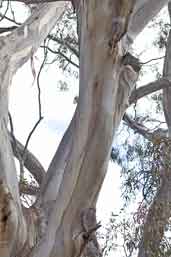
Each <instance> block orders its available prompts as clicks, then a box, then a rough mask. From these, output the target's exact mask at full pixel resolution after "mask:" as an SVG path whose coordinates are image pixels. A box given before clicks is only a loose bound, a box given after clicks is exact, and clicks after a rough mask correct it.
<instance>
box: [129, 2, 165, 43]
mask: <svg viewBox="0 0 171 257" xmlns="http://www.w3.org/2000/svg"><path fill="white" fill-rule="evenodd" d="M168 2H169V0H158V1H156V0H136V5H135V7H134V11H133V14H132V19H131V20H130V23H129V27H128V38H130V39H131V40H134V39H135V38H136V37H137V35H138V34H139V33H140V32H141V31H142V30H143V29H144V28H145V26H146V25H147V24H148V23H149V21H151V19H152V18H153V17H154V16H155V15H156V14H157V13H158V12H159V11H160V10H161V9H162V8H163V7H164V6H165V5H166V4H167V3H168Z"/></svg>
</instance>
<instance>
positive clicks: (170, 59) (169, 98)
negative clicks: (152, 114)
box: [163, 2, 171, 137]
mask: <svg viewBox="0 0 171 257" xmlns="http://www.w3.org/2000/svg"><path fill="white" fill-rule="evenodd" d="M168 7H169V8H168V10H169V15H170V20H171V2H170V3H169V5H168ZM163 76H167V77H168V78H169V79H170V80H171V30H170V32H169V37H168V40H167V46H166V54H165V60H164V69H163ZM163 109H164V115H165V119H166V123H167V126H168V129H169V137H171V88H166V89H164V90H163Z"/></svg>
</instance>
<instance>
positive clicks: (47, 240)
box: [0, 0, 170, 257]
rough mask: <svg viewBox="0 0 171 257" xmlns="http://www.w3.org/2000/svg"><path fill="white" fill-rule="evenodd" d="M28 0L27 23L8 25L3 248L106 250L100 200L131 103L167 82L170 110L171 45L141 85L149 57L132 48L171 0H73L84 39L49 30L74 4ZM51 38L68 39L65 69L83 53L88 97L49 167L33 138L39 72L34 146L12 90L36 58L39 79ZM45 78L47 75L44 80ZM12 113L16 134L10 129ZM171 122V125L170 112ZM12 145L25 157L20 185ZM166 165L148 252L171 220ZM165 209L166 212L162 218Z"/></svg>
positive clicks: (61, 252)
mask: <svg viewBox="0 0 171 257" xmlns="http://www.w3.org/2000/svg"><path fill="white" fill-rule="evenodd" d="M23 2H24V3H25V4H26V5H28V4H32V6H31V14H30V15H29V17H28V19H26V20H25V21H24V22H23V23H22V24H20V23H18V22H17V23H16V21H15V19H13V20H14V21H15V23H16V25H15V26H12V27H8V28H5V29H4V27H3V28H1V32H9V31H12V32H10V33H9V34H7V35H5V36H2V37H1V38H0V45H1V50H0V51H1V52H0V58H1V63H2V65H1V74H0V80H1V87H0V88H1V94H0V124H1V130H0V140H1V141H0V157H1V158H0V169H1V172H0V181H1V183H0V185H1V186H0V194H1V197H0V199H1V200H0V217H1V218H0V255H2V256H5V257H6V256H12V255H14V256H17V257H19V256H29V257H31V256H32V257H34V256H36V257H39V256H44V257H50V256H51V257H53V256H54V257H56V256H63V257H64V256H81V255H83V256H100V255H101V250H100V247H99V244H98V242H97V239H96V230H97V229H98V228H99V226H100V224H98V223H97V221H96V208H95V207H96V202H97V198H98V194H99V191H100V189H101V185H102V183H103V180H104V177H105V174H106V171H107V167H108V162H109V159H110V154H111V148H112V141H113V137H114V135H115V133H116V129H117V128H118V126H119V124H120V121H121V119H122V117H123V115H124V113H125V111H126V109H127V108H128V106H129V105H130V104H131V103H133V102H136V101H137V100H138V99H139V98H142V97H143V96H145V95H147V94H150V93H152V92H154V91H156V90H159V89H163V88H165V89H164V94H163V95H164V107H165V115H166V113H167V114H168V112H167V110H169V103H170V101H169V99H168V98H169V94H168V92H166V91H167V90H169V86H170V81H169V59H170V58H169V43H168V47H167V52H166V58H165V68H164V72H163V78H162V79H160V80H157V81H155V82H153V83H151V84H149V85H148V86H145V87H140V88H137V89H136V88H134V86H135V82H136V80H137V78H138V75H139V71H140V68H141V63H140V62H139V60H138V59H137V58H135V57H133V56H132V55H131V54H129V53H128V49H129V47H130V46H131V44H132V43H133V41H134V40H135V38H136V37H137V35H138V34H139V33H140V32H141V31H142V30H143V28H144V27H145V26H146V25H147V23H148V22H149V21H150V20H151V19H152V18H153V17H154V16H155V15H156V14H157V13H158V12H159V10H160V9H161V8H162V7H163V6H164V5H165V4H167V2H168V1H164V0H163V1H162V0H160V1H156V0H151V1H139V0H137V1H126V0H123V1H118V0H115V1H111V0H106V1H99V0H98V1H97V0H91V1H90V0H87V1H84V0H80V1H72V4H73V6H74V9H75V11H76V14H77V24H78V27H77V32H78V40H77V39H76V37H75V35H72V37H71V35H70V37H67V36H65V26H63V28H62V32H63V36H61V35H60V33H58V31H57V32H56V33H55V32H54V33H53V32H52V33H51V34H50V35H48V34H49V32H50V31H51V30H52V28H53V27H54V26H55V24H56V22H57V21H59V20H60V19H61V17H62V16H63V15H64V12H65V11H66V9H67V7H66V3H64V2H65V1H64V2H60V1H56V2H57V3H46V4H45V3H42V1H39V0H33V1H27V2H26V1H23ZM40 2H41V3H40ZM8 4H9V2H8ZM7 7H8V5H7ZM5 16H6V13H5V14H4V15H2V18H5V19H8V20H10V19H9V18H8V17H5ZM66 24H67V22H66ZM64 25H65V23H64ZM54 34H56V35H57V36H54ZM59 36H60V37H59ZM73 36H74V37H73ZM46 38H47V40H48V39H49V40H51V44H52V46H53V47H54V45H53V44H56V43H57V44H58V45H60V47H59V48H58V49H57V51H58V52H57V54H58V55H60V59H59V61H60V62H61V63H62V65H63V67H65V68H66V66H65V63H66V61H67V62H69V63H72V64H73V65H75V67H76V68H78V62H77V59H75V56H76V57H79V97H78V100H77V102H78V103H77V108H76V111H75V114H74V116H73V118H72V121H71V123H70V125H69V127H68V129H67V131H66V133H65V135H64V137H63V139H62V141H61V143H60V146H59V147H58V149H57V151H56V153H55V155H54V157H53V159H52V162H51V163H50V165H49V168H48V170H47V171H46V172H45V171H44V169H43V167H42V165H41V164H40V163H39V162H38V160H37V159H36V158H35V157H34V156H33V155H32V154H31V153H30V152H29V151H28V150H27V146H28V143H29V138H30V136H31V135H32V133H33V132H34V130H35V128H36V127H37V125H38V124H39V122H40V121H41V120H42V115H41V102H40V87H39V79H38V90H39V97H38V100H39V119H38V121H37V123H36V124H35V126H34V128H33V130H32V131H31V132H30V135H29V137H28V140H27V142H26V144H25V146H22V144H21V143H19V142H18V141H17V140H16V139H15V135H14V133H13V126H12V119H11V117H10V115H9V114H8V91H9V86H10V83H11V80H12V77H13V75H14V74H15V73H16V71H17V70H18V69H19V68H20V67H21V66H22V65H23V64H24V63H25V62H26V61H27V60H28V59H29V58H31V60H32V61H31V64H32V72H33V75H34V77H36V75H35V69H34V63H33V54H34V53H35V51H36V50H37V49H38V47H39V46H40V44H41V43H42V42H43V40H45V39H46ZM168 41H169V39H168ZM78 42H79V43H78ZM44 49H45V57H46V54H47V52H46V50H48V51H51V52H52V53H54V54H56V53H55V50H54V49H53V48H51V47H49V45H48V44H46V42H45V44H44ZM72 55H74V57H73V59H72ZM40 71H41V69H40ZM39 75H40V72H39V74H38V75H37V77H38V78H39ZM8 119H9V120H10V127H11V135H10V134H9V133H8V130H7V127H8V126H7V123H8ZM124 120H126V122H127V123H128V124H129V126H133V125H135V126H138V125H139V126H140V130H141V134H143V133H144V135H145V136H147V137H148V140H152V138H153V135H152V134H150V133H148V130H147V131H146V130H145V128H144V127H142V124H137V123H136V122H134V121H133V122H132V120H131V119H130V117H129V116H127V114H125V115H124ZM166 122H167V125H168V128H169V124H170V123H169V118H168V120H166ZM132 128H133V127H132ZM143 129H144V130H143ZM150 136H151V138H150ZM157 139H158V138H157ZM164 139H165V137H164ZM155 140H156V139H155ZM155 140H154V141H155ZM10 142H11V143H12V146H13V152H14V154H15V156H16V157H17V158H18V159H19V162H20V183H18V181H17V172H16V168H15V165H14V158H13V152H12V149H11V144H10ZM155 142H156V141H155ZM166 142H167V140H163V138H162V139H161V137H159V142H158V141H157V146H161V144H160V143H162V147H157V151H162V153H163V154H162V162H166V160H168V158H166V157H167V156H165V154H164V153H166V152H169V150H170V149H169V148H168V147H167V145H168V143H166ZM163 147H164V148H163ZM165 147H167V148H165ZM155 150H156V149H155ZM155 152H156V151H154V153H155ZM154 160H155V158H154ZM157 161H158V159H157ZM158 166H159V170H160V172H161V171H163V166H162V165H161V164H160V162H159V165H158ZM158 166H157V167H158ZM24 167H26V168H27V169H28V170H29V171H30V172H31V173H32V174H33V175H34V177H35V179H36V181H37V183H38V185H39V186H38V187H37V188H35V187H30V186H29V185H28V184H27V183H26V184H25V183H23V182H24V181H23V178H24V176H23V173H24ZM164 171H166V172H165V173H164V172H162V176H161V183H159V186H158V190H157V193H156V196H155V198H154V200H153V202H152V204H151V206H150V208H149V211H148V214H147V218H146V220H145V222H144V227H143V231H142V239H141V243H140V247H139V257H147V256H152V255H154V254H155V253H156V251H157V250H158V246H159V243H160V241H161V239H162V237H163V232H164V228H165V225H166V223H167V220H168V218H169V217H170V216H169V213H170V204H168V203H169V199H170V197H169V195H170V191H169V187H170V183H169V181H170V180H169V166H168V167H167V168H164ZM163 173H164V174H166V175H163ZM19 184H20V185H21V186H20V187H19ZM19 189H20V190H21V192H22V190H23V192H25V193H26V191H24V190H26V189H27V192H28V191H30V192H31V191H32V193H33V194H34V195H35V194H36V201H35V203H34V205H32V206H31V207H29V208H24V207H23V206H22V201H21V199H20V194H19ZM166 203H167V205H166V206H165V204H166ZM163 206H164V207H165V208H163ZM159 207H160V212H159V214H157V215H156V213H157V212H156V209H158V208H159ZM149 227H150V228H151V229H148V228H149ZM154 228H155V229H154ZM149 242H150V243H149Z"/></svg>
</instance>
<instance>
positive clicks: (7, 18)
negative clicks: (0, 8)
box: [0, 13, 22, 26]
mask: <svg viewBox="0 0 171 257" xmlns="http://www.w3.org/2000/svg"><path fill="white" fill-rule="evenodd" d="M0 17H1V18H2V17H3V19H5V20H7V21H10V22H12V23H14V24H16V25H18V26H20V25H22V23H20V22H17V21H15V20H13V19H11V18H9V17H7V16H6V15H4V14H2V13H0Z"/></svg>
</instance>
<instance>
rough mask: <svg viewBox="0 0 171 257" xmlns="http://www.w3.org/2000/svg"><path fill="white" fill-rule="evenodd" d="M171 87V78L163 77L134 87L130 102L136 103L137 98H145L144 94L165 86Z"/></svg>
mask: <svg viewBox="0 0 171 257" xmlns="http://www.w3.org/2000/svg"><path fill="white" fill-rule="evenodd" d="M169 87H171V82H170V81H169V79H165V78H161V79H159V80H156V81H154V82H151V83H149V84H147V85H144V86H141V87H139V88H137V89H134V90H133V92H132V93H131V96H130V97H129V103H130V104H132V103H135V102H136V101H137V100H139V99H141V98H143V97H144V96H147V95H149V94H152V93H154V92H156V91H158V90H161V89H163V88H169Z"/></svg>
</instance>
